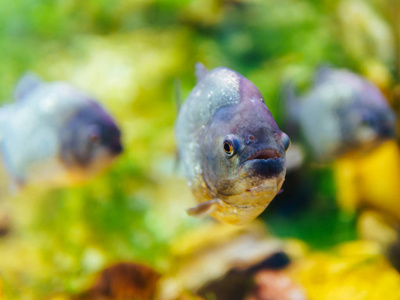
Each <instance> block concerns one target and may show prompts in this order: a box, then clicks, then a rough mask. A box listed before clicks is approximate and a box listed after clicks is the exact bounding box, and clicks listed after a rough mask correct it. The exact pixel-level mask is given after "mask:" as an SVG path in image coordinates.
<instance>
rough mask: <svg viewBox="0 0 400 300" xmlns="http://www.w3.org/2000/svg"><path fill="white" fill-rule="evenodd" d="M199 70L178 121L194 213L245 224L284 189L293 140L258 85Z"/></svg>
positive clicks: (230, 74) (222, 72)
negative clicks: (194, 200) (291, 141)
mask: <svg viewBox="0 0 400 300" xmlns="http://www.w3.org/2000/svg"><path fill="white" fill-rule="evenodd" d="M196 67H197V70H196V74H197V75H198V83H197V85H196V86H195V87H194V89H193V90H192V91H191V93H190V95H189V96H188V98H187V100H186V102H185V103H184V104H183V105H182V107H181V109H180V112H179V116H178V119H177V122H176V136H177V142H178V148H179V156H180V159H181V161H182V163H183V166H184V169H185V173H186V177H187V181H188V185H189V187H190V188H191V189H192V192H193V194H194V196H195V198H196V200H197V202H199V203H200V204H199V205H198V206H197V207H195V208H192V209H190V210H189V213H190V214H192V215H207V214H209V215H212V216H213V217H214V218H216V219H218V220H220V221H222V222H225V223H230V224H245V223H248V222H250V221H251V220H253V219H254V218H256V217H257V216H258V215H259V214H260V213H261V212H262V211H264V209H265V208H266V207H267V206H268V204H269V203H270V202H271V201H272V199H273V198H274V197H275V195H276V194H277V193H278V191H279V190H280V188H281V186H282V183H283V181H284V177H285V151H286V150H287V148H288V147H289V144H290V140H289V138H288V136H287V135H286V134H285V133H283V132H281V131H280V130H279V128H278V126H277V124H276V122H275V120H274V118H273V117H272V115H271V113H270V111H269V110H268V108H267V106H266V105H265V103H264V100H263V98H262V96H261V94H260V92H259V90H258V89H257V87H256V86H255V85H254V84H253V83H251V82H250V81H249V80H247V79H246V78H244V77H243V76H242V75H240V74H238V73H236V72H234V71H232V70H230V69H228V68H223V67H220V68H216V69H214V70H212V71H210V72H208V71H207V70H206V69H205V67H204V66H203V65H201V64H198V65H197V66H196Z"/></svg>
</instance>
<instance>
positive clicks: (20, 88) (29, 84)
mask: <svg viewBox="0 0 400 300" xmlns="http://www.w3.org/2000/svg"><path fill="white" fill-rule="evenodd" d="M43 84H44V81H43V80H42V79H41V78H40V77H39V76H37V75H36V74H35V73H32V72H28V73H25V74H24V75H23V76H22V77H21V78H20V80H19V81H18V83H17V85H16V86H15V89H14V93H13V96H14V99H15V100H16V101H21V100H22V99H23V98H24V97H25V96H26V95H27V94H28V93H29V92H31V91H33V90H35V89H36V88H38V87H39V86H41V85H43Z"/></svg>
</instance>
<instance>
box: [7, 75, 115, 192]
mask: <svg viewBox="0 0 400 300" xmlns="http://www.w3.org/2000/svg"><path fill="white" fill-rule="evenodd" d="M13 98H14V99H13V100H14V101H13V102H11V103H9V104H6V105H4V106H3V107H1V108H0V157H1V165H2V167H3V168H2V169H3V173H6V175H7V176H6V177H7V178H8V182H9V184H10V185H11V187H12V188H15V189H17V190H19V189H20V188H21V187H24V186H26V185H28V184H35V185H43V186H68V185H72V184H76V183H81V182H84V181H86V180H89V179H90V178H92V177H93V176H95V175H97V174H98V173H99V172H101V171H103V170H104V169H106V168H107V167H108V166H110V165H111V163H112V162H113V161H114V159H115V158H116V157H117V156H118V155H119V154H120V153H121V152H122V145H121V132H120V129H119V128H118V126H117V125H116V123H115V121H114V119H113V118H112V117H111V116H110V114H109V113H108V112H107V111H106V110H105V109H104V108H103V107H102V106H101V105H100V104H99V103H98V102H97V101H96V100H95V99H94V98H93V97H91V96H90V95H88V94H87V93H85V92H83V91H81V90H80V89H78V88H76V87H74V86H72V85H71V84H69V83H67V82H63V81H55V82H45V81H43V80H42V79H41V78H40V77H38V76H37V75H36V74H33V73H27V74H25V75H24V76H22V78H21V79H20V80H19V82H18V83H17V85H16V88H15V90H14V93H13Z"/></svg>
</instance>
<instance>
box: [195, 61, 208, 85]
mask: <svg viewBox="0 0 400 300" xmlns="http://www.w3.org/2000/svg"><path fill="white" fill-rule="evenodd" d="M195 68H196V71H195V74H196V79H197V83H199V82H200V81H201V80H202V79H203V78H204V77H206V75H207V74H208V72H209V71H208V70H207V68H206V67H205V66H204V65H203V64H202V63H197V64H196V66H195Z"/></svg>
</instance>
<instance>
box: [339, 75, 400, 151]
mask: <svg viewBox="0 0 400 300" xmlns="http://www.w3.org/2000/svg"><path fill="white" fill-rule="evenodd" d="M351 75H353V77H354V78H349V79H351V80H348V81H347V84H348V85H349V86H350V88H351V93H349V95H350V96H349V100H348V101H347V102H345V103H344V104H343V105H341V106H339V107H338V108H337V109H336V116H337V117H338V119H339V121H338V122H337V123H338V124H339V126H340V135H341V145H339V151H338V152H339V153H364V152H368V151H370V150H373V149H374V148H375V147H377V146H378V145H380V143H381V142H382V141H385V140H388V139H392V138H395V136H396V117H395V114H394V112H393V111H392V109H391V108H390V106H389V104H388V103H387V101H386V99H385V98H384V96H383V95H382V93H381V92H380V91H379V90H378V88H376V87H375V86H374V85H373V84H372V83H369V82H368V81H366V80H363V79H362V78H360V77H355V76H356V75H355V74H351Z"/></svg>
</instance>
